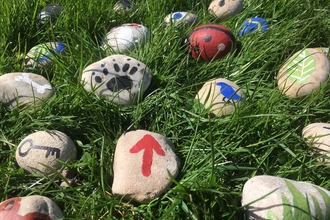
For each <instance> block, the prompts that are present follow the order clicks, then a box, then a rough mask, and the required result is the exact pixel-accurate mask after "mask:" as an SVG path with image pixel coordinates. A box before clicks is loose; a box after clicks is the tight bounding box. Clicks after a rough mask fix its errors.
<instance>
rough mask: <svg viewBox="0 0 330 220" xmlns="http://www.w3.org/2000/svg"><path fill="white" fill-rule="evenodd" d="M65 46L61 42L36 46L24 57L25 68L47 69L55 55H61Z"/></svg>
mask: <svg viewBox="0 0 330 220" xmlns="http://www.w3.org/2000/svg"><path fill="white" fill-rule="evenodd" d="M64 50H65V46H64V44H63V43H61V42H47V43H43V44H38V45H37V46H34V47H32V48H31V49H30V51H29V52H28V53H27V54H26V57H25V64H24V67H25V68H40V67H49V66H51V64H53V60H54V58H55V56H57V55H63V54H64Z"/></svg>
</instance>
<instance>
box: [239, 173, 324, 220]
mask: <svg viewBox="0 0 330 220" xmlns="http://www.w3.org/2000/svg"><path fill="white" fill-rule="evenodd" d="M242 206H245V209H246V215H247V219H310V216H312V219H320V220H321V219H324V220H327V219H330V210H329V209H330V192H329V191H327V190H325V189H324V188H322V187H319V186H316V185H313V184H310V183H306V182H298V181H293V180H289V179H284V178H279V177H274V176H266V175H264V176H255V177H253V178H251V179H249V180H248V181H247V182H246V183H245V184H244V187H243V193H242Z"/></svg>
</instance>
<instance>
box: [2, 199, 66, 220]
mask: <svg viewBox="0 0 330 220" xmlns="http://www.w3.org/2000/svg"><path fill="white" fill-rule="evenodd" d="M60 218H63V213H62V211H61V209H60V208H59V207H58V206H57V204H56V203H55V202H54V201H53V200H51V199H49V198H47V197H45V196H39V195H34V196H26V197H14V198H11V199H7V200H5V201H3V202H1V203H0V220H52V219H54V220H55V219H60Z"/></svg>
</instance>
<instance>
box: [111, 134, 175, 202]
mask: <svg viewBox="0 0 330 220" xmlns="http://www.w3.org/2000/svg"><path fill="white" fill-rule="evenodd" d="M179 167H180V160H179V158H178V157H177V156H176V154H175V153H174V145H173V143H172V142H171V141H170V140H169V139H168V138H166V137H164V136H162V135H160V134H157V133H154V132H150V131H145V130H136V131H130V132H127V133H125V134H123V135H122V136H121V137H120V138H119V139H118V142H117V146H116V150H115V156H114V164H113V171H114V180H113V185H112V192H113V193H114V194H115V195H117V196H119V197H120V198H124V199H125V200H134V201H137V202H140V203H148V202H150V201H151V200H153V199H155V198H157V197H159V196H160V195H161V194H162V193H164V192H165V191H167V190H168V189H169V187H170V186H171V184H172V182H171V181H170V177H169V175H168V173H170V174H171V175H172V176H173V177H174V178H175V177H176V176H177V175H178V173H179Z"/></svg>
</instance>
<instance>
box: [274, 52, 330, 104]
mask: <svg viewBox="0 0 330 220" xmlns="http://www.w3.org/2000/svg"><path fill="white" fill-rule="evenodd" d="M329 72H330V61H329V59H328V58H327V56H326V55H325V54H324V52H322V51H321V50H319V49H316V48H306V49H304V50H301V51H298V52H297V53H295V54H294V55H293V56H292V57H290V58H289V59H288V61H287V62H286V63H285V64H284V65H283V66H282V67H281V68H280V71H279V73H278V76H277V81H278V88H279V89H280V91H281V92H282V93H284V94H285V95H287V96H288V97H290V98H297V97H301V96H305V95H308V94H310V93H312V92H313V91H315V90H317V89H318V88H319V87H320V86H321V85H322V84H324V83H325V82H326V81H327V80H328V78H329Z"/></svg>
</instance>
